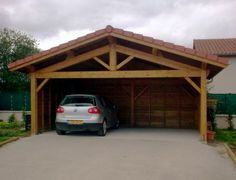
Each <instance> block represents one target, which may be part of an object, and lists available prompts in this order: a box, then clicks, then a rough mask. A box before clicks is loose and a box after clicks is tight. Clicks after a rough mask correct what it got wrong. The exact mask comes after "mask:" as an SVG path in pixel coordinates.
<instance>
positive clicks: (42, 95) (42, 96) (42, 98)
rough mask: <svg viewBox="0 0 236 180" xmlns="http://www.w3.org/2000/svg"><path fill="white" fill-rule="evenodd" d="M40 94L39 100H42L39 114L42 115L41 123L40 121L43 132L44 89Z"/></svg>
mask: <svg viewBox="0 0 236 180" xmlns="http://www.w3.org/2000/svg"><path fill="white" fill-rule="evenodd" d="M41 93H42V94H41V100H42V103H41V108H42V109H41V110H42V111H41V113H42V115H41V118H42V119H41V121H42V131H44V130H45V122H44V117H45V115H44V103H45V101H44V89H42V92H41Z"/></svg>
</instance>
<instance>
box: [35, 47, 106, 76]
mask: <svg viewBox="0 0 236 180" xmlns="http://www.w3.org/2000/svg"><path fill="white" fill-rule="evenodd" d="M107 52H109V46H103V47H101V48H98V49H95V50H92V51H89V52H86V53H84V54H81V55H78V56H75V57H73V58H70V59H66V60H64V61H61V62H59V63H57V64H53V65H51V66H47V67H46V68H43V69H40V70H38V71H37V73H38V72H53V71H58V70H61V69H64V68H67V67H70V66H73V65H75V64H79V63H81V62H84V61H86V60H89V59H91V58H93V57H96V56H99V55H102V54H105V53H107Z"/></svg>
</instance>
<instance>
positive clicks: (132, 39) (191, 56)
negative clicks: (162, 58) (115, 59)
mask: <svg viewBox="0 0 236 180" xmlns="http://www.w3.org/2000/svg"><path fill="white" fill-rule="evenodd" d="M111 35H112V36H114V37H116V38H121V39H125V40H127V41H131V42H134V43H138V44H143V45H145V46H149V47H153V48H157V49H159V50H162V51H166V52H169V53H173V54H176V55H180V56H183V57H187V58H190V59H193V60H195V61H200V62H204V63H208V64H212V65H215V66H218V67H222V68H225V67H227V64H222V63H220V62H217V61H211V60H208V59H206V58H202V57H198V56H195V55H191V54H188V53H185V52H181V51H178V50H175V49H171V48H168V47H165V46H161V45H156V44H153V43H149V42H144V41H143V40H138V39H134V38H132V37H127V36H123V35H119V34H116V33H111Z"/></svg>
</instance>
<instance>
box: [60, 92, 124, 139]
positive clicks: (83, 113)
mask: <svg viewBox="0 0 236 180" xmlns="http://www.w3.org/2000/svg"><path fill="white" fill-rule="evenodd" d="M118 127H119V120H118V118H117V108H116V106H115V105H114V104H113V103H112V102H111V101H110V100H109V99H107V98H104V97H100V96H97V95H88V94H73V95H67V96H65V98H64V99H63V100H62V102H61V104H60V105H59V107H58V108H57V114H56V131H57V134H59V135H64V134H65V133H66V131H87V130H88V131H96V132H97V133H98V135H99V136H105V135H106V132H107V129H108V128H118Z"/></svg>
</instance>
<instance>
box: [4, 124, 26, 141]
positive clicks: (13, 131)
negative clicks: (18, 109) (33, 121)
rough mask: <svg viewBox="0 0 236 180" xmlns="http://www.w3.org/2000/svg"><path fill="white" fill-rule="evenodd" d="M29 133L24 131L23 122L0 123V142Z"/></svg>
mask: <svg viewBox="0 0 236 180" xmlns="http://www.w3.org/2000/svg"><path fill="white" fill-rule="evenodd" d="M28 134H29V132H26V131H25V128H24V123H23V122H12V123H8V122H0V142H2V141H6V140H7V139H10V138H11V137H22V136H27V135H28Z"/></svg>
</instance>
